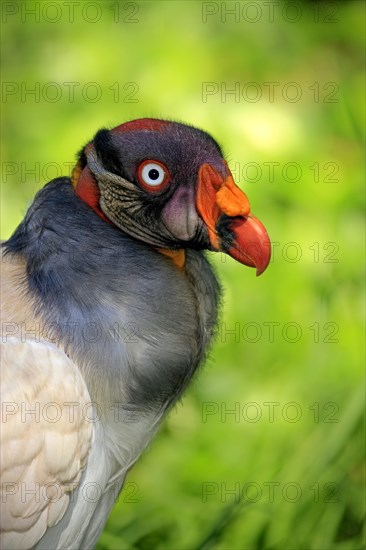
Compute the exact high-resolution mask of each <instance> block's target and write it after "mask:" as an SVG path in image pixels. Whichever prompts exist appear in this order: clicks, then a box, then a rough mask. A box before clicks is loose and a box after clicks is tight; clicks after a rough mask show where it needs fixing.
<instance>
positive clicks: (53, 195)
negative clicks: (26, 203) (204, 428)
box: [5, 178, 219, 414]
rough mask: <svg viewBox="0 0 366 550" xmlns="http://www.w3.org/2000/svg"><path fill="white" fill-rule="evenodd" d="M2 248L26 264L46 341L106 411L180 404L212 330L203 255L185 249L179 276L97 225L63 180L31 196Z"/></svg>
mask: <svg viewBox="0 0 366 550" xmlns="http://www.w3.org/2000/svg"><path fill="white" fill-rule="evenodd" d="M5 247H6V250H7V251H8V253H12V254H19V255H21V256H22V257H23V258H24V259H25V260H26V265H27V287H28V291H29V293H30V294H31V296H32V298H33V300H34V303H35V306H36V310H37V312H38V314H39V315H40V316H41V318H42V319H43V321H44V331H43V332H44V335H45V337H46V338H47V339H48V340H49V341H51V342H53V343H55V344H56V345H59V346H61V347H62V348H63V349H65V351H66V353H67V354H68V355H69V356H70V357H71V358H72V359H73V360H74V361H75V363H76V364H77V365H78V366H79V368H80V369H81V371H82V372H83V374H84V377H85V379H86V381H87V384H88V387H89V392H90V394H91V397H92V399H93V400H95V401H97V402H98V403H99V404H100V406H101V408H102V409H103V410H104V412H105V411H107V410H108V411H109V412H108V414H115V413H114V410H115V407H120V406H122V408H123V407H124V408H125V409H126V411H127V413H128V412H129V410H128V409H129V408H130V409H131V411H132V413H133V412H135V411H136V410H145V411H149V410H155V411H158V410H163V409H165V408H166V407H167V406H170V405H171V404H172V403H174V402H175V401H176V399H178V398H179V396H180V395H181V393H182V391H183V389H184V388H185V387H186V385H187V383H188V382H189V380H190V378H191V377H192V375H193V373H194V371H195V369H196V367H197V366H198V363H199V362H200V360H201V359H202V357H203V355H204V353H205V349H206V347H207V344H208V343H209V341H210V339H211V336H212V333H213V331H214V327H215V323H216V315H217V302H218V295H219V289H218V284H217V282H216V279H215V277H214V275H213V274H212V271H211V269H210V267H209V264H208V263H207V261H206V260H205V258H204V256H203V254H202V253H201V252H196V251H187V252H188V253H187V261H186V270H185V272H181V271H179V270H178V269H177V268H176V266H175V265H174V264H173V263H172V262H171V261H170V260H169V259H168V258H166V257H165V256H163V255H161V254H159V253H158V252H157V251H156V250H154V249H153V248H152V247H150V246H148V245H147V244H146V243H144V242H140V241H139V240H137V239H134V238H132V237H130V236H128V235H126V234H125V233H124V232H123V231H121V230H119V229H118V228H116V227H114V226H112V225H110V224H108V223H106V222H105V221H103V220H102V219H101V218H99V217H98V216H97V215H96V214H95V213H94V212H93V211H92V210H91V209H90V208H89V207H88V206H87V205H86V204H84V203H83V202H82V201H81V200H79V199H78V198H77V197H76V196H75V194H74V191H73V188H72V186H71V185H70V180H69V179H68V178H59V179H57V180H54V181H52V182H50V183H49V184H47V185H46V186H45V187H44V188H43V189H42V190H41V191H40V192H39V193H38V194H37V196H36V198H35V201H34V203H33V204H32V206H31V207H30V209H29V210H28V212H27V214H26V217H25V219H24V221H23V222H22V223H21V225H20V226H19V227H18V229H17V230H16V231H15V233H14V234H13V236H12V237H11V238H10V239H9V240H8V241H7V243H5ZM113 407H114V409H113ZM111 411H112V412H111ZM131 411H130V412H131Z"/></svg>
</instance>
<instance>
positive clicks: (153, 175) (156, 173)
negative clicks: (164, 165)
mask: <svg viewBox="0 0 366 550" xmlns="http://www.w3.org/2000/svg"><path fill="white" fill-rule="evenodd" d="M159 175H160V174H159V171H158V170H157V169H156V168H151V170H149V178H150V179H151V180H157V179H158V177H159Z"/></svg>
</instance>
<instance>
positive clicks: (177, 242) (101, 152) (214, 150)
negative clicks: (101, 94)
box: [74, 119, 270, 274]
mask: <svg viewBox="0 0 366 550" xmlns="http://www.w3.org/2000/svg"><path fill="white" fill-rule="evenodd" d="M154 162H155V163H157V165H156V164H155V165H154V166H155V167H157V168H158V170H160V168H161V169H162V170H163V173H164V174H165V177H164V183H163V184H162V185H161V186H156V187H155V186H149V185H145V183H144V182H142V181H141V174H142V173H143V172H142V167H143V166H144V165H146V164H147V165H148V166H151V164H150V163H154ZM155 176H156V174H155ZM91 180H93V181H91ZM74 185H75V187H76V193H77V194H78V195H79V196H80V197H81V198H83V200H86V202H88V203H89V204H90V205H92V204H91V201H90V198H89V195H90V193H89V191H90V189H91V188H93V193H94V195H93V204H94V205H95V210H96V211H97V212H98V213H99V214H100V215H101V216H102V217H104V218H105V219H107V220H109V221H111V222H112V223H113V224H115V225H116V226H118V227H120V228H121V229H123V230H124V231H126V232H127V233H128V234H130V235H132V236H134V237H136V238H138V239H140V240H143V241H145V242H146V243H149V244H151V245H154V246H157V247H162V248H170V249H180V248H187V247H190V248H196V249H210V250H222V251H224V252H226V253H228V254H230V255H231V256H232V257H234V258H235V259H236V260H237V261H239V262H241V263H244V264H246V265H249V266H252V267H257V273H258V274H260V273H262V272H263V271H264V269H265V268H266V267H267V265H268V262H269V258H270V244H269V239H268V235H267V233H266V231H265V229H264V227H263V226H262V224H261V223H260V222H259V220H256V218H254V217H252V216H251V213H250V206H249V202H248V199H247V197H246V196H245V194H244V193H243V192H242V191H241V190H240V189H239V188H238V187H237V186H236V184H235V183H234V180H233V179H232V176H231V173H230V171H229V169H228V167H227V164H226V162H225V160H224V158H223V154H222V151H221V149H220V147H219V145H218V144H217V143H216V141H215V140H214V139H213V138H212V137H211V136H209V135H208V134H207V133H206V132H203V131H202V130H199V129H197V128H193V127H191V126H186V125H183V124H179V123H176V122H168V121H160V120H155V119H141V120H137V121H131V122H127V123H125V124H122V125H121V126H118V127H116V128H114V129H112V130H110V131H108V130H105V129H102V130H100V131H99V132H98V133H97V134H96V136H95V137H94V140H93V141H92V142H91V143H89V144H88V145H87V146H86V147H85V148H84V150H83V151H82V152H81V154H80V159H79V163H78V179H77V181H75V182H74ZM85 189H86V190H87V191H85ZM92 207H93V206H92ZM254 220H255V222H254ZM244 222H245V223H244ZM244 228H245V229H244ZM248 239H250V240H251V242H248ZM252 241H253V242H252ZM267 241H268V242H267ZM249 248H250V249H251V250H250V252H248V250H249ZM265 248H267V249H268V250H266V251H265V250H264V249H265ZM259 264H260V265H259Z"/></svg>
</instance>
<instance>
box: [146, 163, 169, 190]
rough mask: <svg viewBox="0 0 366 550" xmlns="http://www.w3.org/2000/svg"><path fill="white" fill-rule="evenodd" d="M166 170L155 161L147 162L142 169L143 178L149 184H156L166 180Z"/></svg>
mask: <svg viewBox="0 0 366 550" xmlns="http://www.w3.org/2000/svg"><path fill="white" fill-rule="evenodd" d="M164 177H165V170H164V169H163V168H162V166H160V165H159V164H155V162H149V163H148V164H145V166H144V167H143V169H142V171H141V178H142V179H143V181H144V182H145V183H146V184H147V185H151V186H156V185H160V184H161V183H162V182H163V181H164Z"/></svg>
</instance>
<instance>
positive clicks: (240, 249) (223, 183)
mask: <svg viewBox="0 0 366 550" xmlns="http://www.w3.org/2000/svg"><path fill="white" fill-rule="evenodd" d="M196 203H197V204H196V205H197V210H198V212H199V214H200V216H201V217H202V219H203V221H204V222H205V224H206V226H207V230H208V235H209V238H210V242H211V246H212V248H213V250H216V251H222V252H226V253H227V254H229V255H230V256H232V257H233V258H234V259H235V260H237V261H238V262H240V263H242V264H245V265H248V266H250V267H255V268H256V269H257V275H260V274H261V273H263V271H265V269H266V268H267V266H268V264H269V261H270V259H271V242H270V240H269V237H268V233H267V231H266V229H265V227H264V226H263V225H262V224H261V222H260V221H259V220H258V219H257V218H255V217H254V216H252V215H251V212H250V204H249V201H248V197H247V196H246V194H245V193H244V192H243V191H242V190H241V189H239V187H238V186H237V185H236V184H235V182H234V180H233V176H232V175H231V172H230V171H229V168H227V175H226V177H223V176H222V175H221V174H220V173H219V172H217V170H216V169H215V168H213V166H211V165H210V164H203V165H202V166H201V167H200V170H199V174H198V190H197V199H196Z"/></svg>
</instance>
